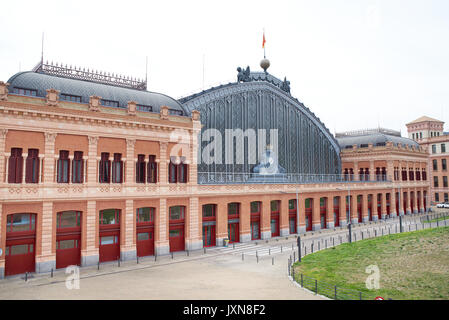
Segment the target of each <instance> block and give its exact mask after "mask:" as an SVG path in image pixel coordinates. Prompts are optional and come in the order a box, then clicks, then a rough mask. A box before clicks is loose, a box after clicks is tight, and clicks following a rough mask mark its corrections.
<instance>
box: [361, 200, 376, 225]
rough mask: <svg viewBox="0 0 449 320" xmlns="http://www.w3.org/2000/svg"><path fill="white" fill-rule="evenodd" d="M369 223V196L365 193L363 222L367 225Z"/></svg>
mask: <svg viewBox="0 0 449 320" xmlns="http://www.w3.org/2000/svg"><path fill="white" fill-rule="evenodd" d="M372 200H374V199H372ZM376 200H377V199H376ZM371 203H372V202H371ZM371 209H372V208H371ZM376 213H377V210H376ZM372 214H373V213H372V212H371V215H372ZM368 221H369V216H368V194H366V193H365V194H362V222H363V223H366V222H368Z"/></svg>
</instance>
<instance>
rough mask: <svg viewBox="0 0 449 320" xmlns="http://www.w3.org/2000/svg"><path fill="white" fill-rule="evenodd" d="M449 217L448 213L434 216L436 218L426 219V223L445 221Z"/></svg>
mask: <svg viewBox="0 0 449 320" xmlns="http://www.w3.org/2000/svg"><path fill="white" fill-rule="evenodd" d="M448 219H449V215H446V216H442V217H438V218H434V219H432V220H429V221H427V220H424V223H434V222H437V221H444V220H448Z"/></svg>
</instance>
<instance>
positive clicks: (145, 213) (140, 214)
mask: <svg viewBox="0 0 449 320" xmlns="http://www.w3.org/2000/svg"><path fill="white" fill-rule="evenodd" d="M153 221H154V208H139V209H137V213H136V222H137V223H139V222H153Z"/></svg>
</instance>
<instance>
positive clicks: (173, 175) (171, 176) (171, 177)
mask: <svg viewBox="0 0 449 320" xmlns="http://www.w3.org/2000/svg"><path fill="white" fill-rule="evenodd" d="M172 158H173V157H170V163H169V165H168V181H169V182H170V183H176V182H177V181H178V178H177V175H178V170H177V169H178V168H177V165H176V164H175V163H174V159H172Z"/></svg>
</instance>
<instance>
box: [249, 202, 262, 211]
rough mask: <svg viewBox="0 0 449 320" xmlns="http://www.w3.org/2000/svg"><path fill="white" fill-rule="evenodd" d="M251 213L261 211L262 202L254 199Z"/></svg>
mask: <svg viewBox="0 0 449 320" xmlns="http://www.w3.org/2000/svg"><path fill="white" fill-rule="evenodd" d="M250 207H251V213H259V212H260V202H258V201H254V202H251V204H250Z"/></svg>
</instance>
